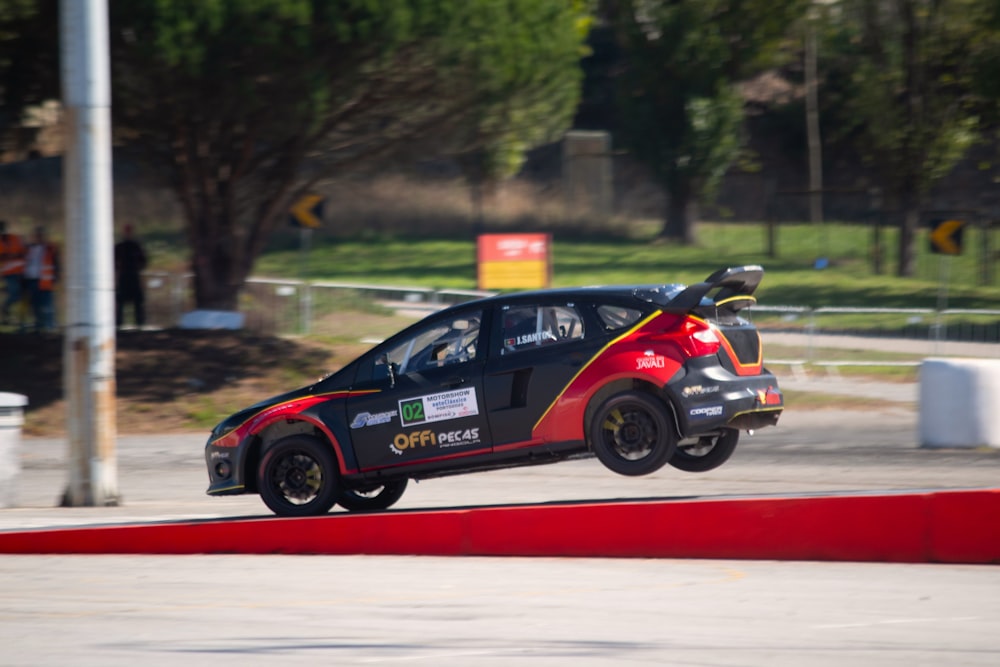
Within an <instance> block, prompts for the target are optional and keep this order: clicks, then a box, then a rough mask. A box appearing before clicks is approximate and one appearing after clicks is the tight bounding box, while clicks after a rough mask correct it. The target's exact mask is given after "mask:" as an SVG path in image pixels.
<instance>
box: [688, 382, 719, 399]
mask: <svg viewBox="0 0 1000 667" xmlns="http://www.w3.org/2000/svg"><path fill="white" fill-rule="evenodd" d="M717 393H719V385H717V384H713V385H708V386H707V387H706V386H705V385H701V384H693V385H691V386H690V387H684V389H683V390H682V391H681V396H683V397H684V398H687V397H689V396H704V395H705V394H717Z"/></svg>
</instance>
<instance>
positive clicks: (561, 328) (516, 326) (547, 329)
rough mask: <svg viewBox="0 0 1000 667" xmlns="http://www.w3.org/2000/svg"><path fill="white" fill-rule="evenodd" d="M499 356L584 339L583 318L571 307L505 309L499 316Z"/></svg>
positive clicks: (508, 307)
mask: <svg viewBox="0 0 1000 667" xmlns="http://www.w3.org/2000/svg"><path fill="white" fill-rule="evenodd" d="M500 324H501V327H502V328H501V332H500V338H501V340H502V341H503V349H502V350H501V353H502V354H510V353H513V352H521V351H523V350H533V349H535V348H538V347H542V346H546V345H553V344H558V343H563V342H567V341H571V340H579V339H581V338H583V335H584V332H583V318H581V317H580V313H579V312H578V311H577V309H576V308H575V307H574V306H573V305H572V304H570V305H567V306H507V307H505V308H504V309H503V310H502V313H501V323H500Z"/></svg>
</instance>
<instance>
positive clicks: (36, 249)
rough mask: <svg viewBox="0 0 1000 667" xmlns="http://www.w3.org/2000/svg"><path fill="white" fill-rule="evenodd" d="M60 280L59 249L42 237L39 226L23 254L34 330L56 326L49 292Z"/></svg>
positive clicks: (42, 231) (42, 232)
mask: <svg viewBox="0 0 1000 667" xmlns="http://www.w3.org/2000/svg"><path fill="white" fill-rule="evenodd" d="M58 282H59V251H58V249H57V248H56V247H55V245H53V244H52V243H49V242H48V241H47V240H46V238H45V230H44V229H43V228H42V227H36V228H35V236H34V239H33V240H32V242H31V243H29V244H28V247H27V250H26V251H25V254H24V289H25V291H26V293H27V296H28V299H29V300H30V302H31V307H32V310H33V311H34V314H35V331H36V332H37V331H42V330H44V331H51V330H53V329H55V328H56V314H55V304H54V300H53V297H52V292H53V291H54V290H55V287H56V283H58Z"/></svg>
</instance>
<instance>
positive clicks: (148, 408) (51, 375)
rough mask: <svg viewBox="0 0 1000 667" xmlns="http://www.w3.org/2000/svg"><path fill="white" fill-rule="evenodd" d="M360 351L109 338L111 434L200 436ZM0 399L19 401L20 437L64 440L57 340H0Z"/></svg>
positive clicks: (212, 339)
mask: <svg viewBox="0 0 1000 667" xmlns="http://www.w3.org/2000/svg"><path fill="white" fill-rule="evenodd" d="M364 347H365V346H363V345H357V344H354V345H352V344H335V343H330V344H323V343H319V342H314V341H304V340H291V339H287V338H278V337H272V336H260V335H254V334H250V333H246V332H231V331H190V330H181V329H174V330H164V331H134V332H133V331H126V332H119V334H118V338H117V351H116V355H115V367H116V381H117V391H116V393H117V397H118V401H117V423H118V431H119V433H139V434H141V433H169V432H178V431H191V430H205V431H206V433H207V431H208V429H210V428H211V427H212V426H213V425H214V424H215V423H216V422H217V421H218V420H219V419H220V418H222V417H224V416H226V415H228V414H230V413H232V412H234V411H236V410H238V409H240V408H242V407H246V406H247V405H250V404H252V403H255V402H257V401H258V400H261V399H264V398H267V397H268V396H272V395H274V394H277V393H281V392H283V391H288V390H290V389H294V388H296V387H300V386H303V385H305V384H308V383H309V382H310V381H312V380H315V379H317V378H319V377H322V376H323V375H326V374H327V373H329V372H332V371H335V370H337V369H339V368H341V367H343V366H344V364H346V363H348V362H349V361H351V360H352V359H353V358H354V357H355V356H357V354H359V353H360V352H361V351H362V350H363V349H364ZM0 391H8V392H14V393H18V394H24V395H25V396H27V397H28V401H29V404H28V408H27V411H26V413H25V425H24V433H25V435H35V436H42V435H47V436H58V435H63V434H65V432H66V401H65V398H64V395H63V339H62V337H61V336H54V335H22V334H0Z"/></svg>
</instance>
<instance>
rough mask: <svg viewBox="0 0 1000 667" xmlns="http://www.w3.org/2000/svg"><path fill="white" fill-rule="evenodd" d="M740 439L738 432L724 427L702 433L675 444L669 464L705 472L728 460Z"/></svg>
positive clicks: (684, 469) (685, 469)
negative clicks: (709, 432)
mask: <svg viewBox="0 0 1000 667" xmlns="http://www.w3.org/2000/svg"><path fill="white" fill-rule="evenodd" d="M739 440H740V432H739V431H737V430H736V429H734V428H724V429H722V430H721V431H720V432H719V433H717V434H715V435H703V436H700V437H698V438H691V439H690V440H682V441H681V442H679V443H678V444H677V451H675V452H674V455H673V456H672V457H670V465H672V466H673V467H675V468H677V469H678V470H683V471H685V472H707V471H709V470H714V469H716V468H718V467H719V466H721V465H722V464H723V463H725V462H726V461H728V460H729V457H730V456H732V455H733V452H734V451H735V450H736V443H738V442H739Z"/></svg>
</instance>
